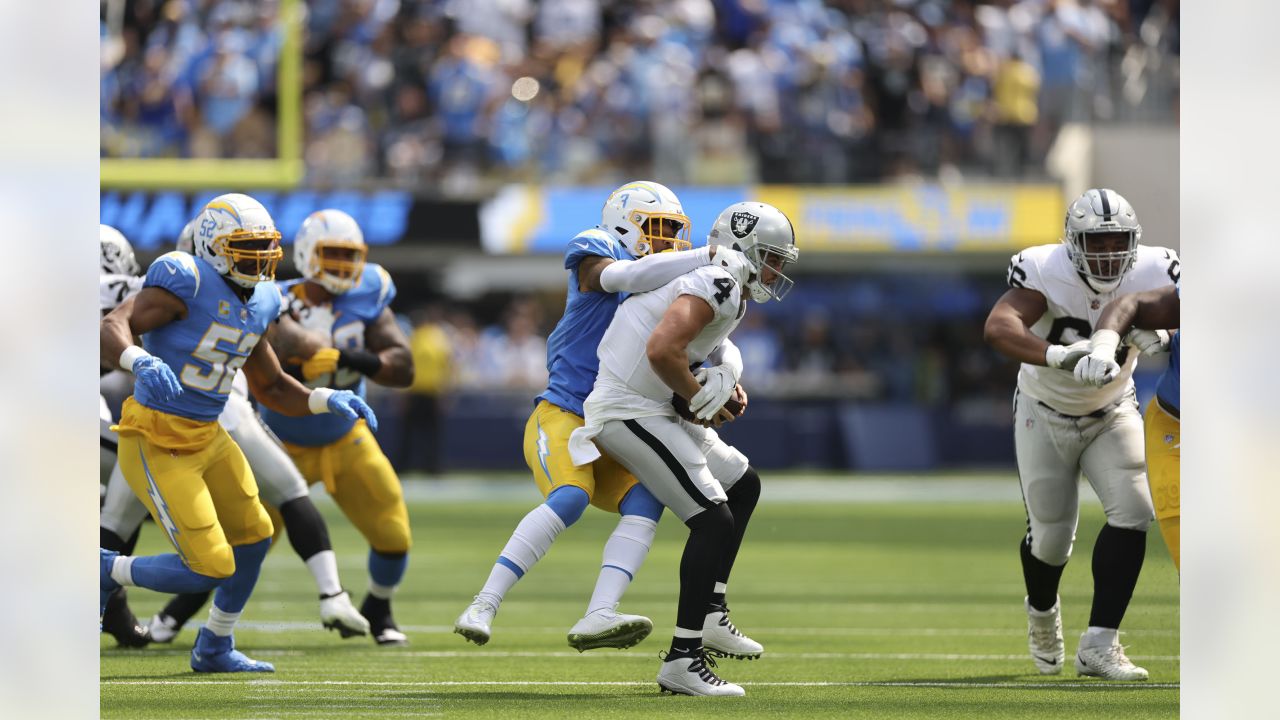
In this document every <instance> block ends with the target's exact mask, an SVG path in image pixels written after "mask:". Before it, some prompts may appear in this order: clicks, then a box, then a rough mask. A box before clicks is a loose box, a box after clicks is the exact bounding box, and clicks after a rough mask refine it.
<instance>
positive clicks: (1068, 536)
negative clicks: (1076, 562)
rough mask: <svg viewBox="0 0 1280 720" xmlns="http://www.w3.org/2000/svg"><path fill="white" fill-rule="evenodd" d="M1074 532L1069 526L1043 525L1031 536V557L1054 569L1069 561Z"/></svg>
mask: <svg viewBox="0 0 1280 720" xmlns="http://www.w3.org/2000/svg"><path fill="white" fill-rule="evenodd" d="M1074 543H1075V532H1074V530H1073V529H1072V528H1071V526H1069V525H1043V526H1040V527H1037V528H1036V531H1035V533H1033V534H1032V535H1031V555H1032V557H1034V558H1035V559H1037V560H1039V561H1041V562H1043V563H1047V564H1049V565H1053V566H1055V567H1057V566H1060V565H1065V564H1066V563H1067V561H1068V560H1070V559H1071V548H1072V545H1073V544H1074Z"/></svg>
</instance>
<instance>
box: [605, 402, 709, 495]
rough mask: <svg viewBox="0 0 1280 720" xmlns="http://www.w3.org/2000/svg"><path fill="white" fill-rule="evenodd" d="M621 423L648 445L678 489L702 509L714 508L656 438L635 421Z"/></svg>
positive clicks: (678, 462) (682, 467)
mask: <svg viewBox="0 0 1280 720" xmlns="http://www.w3.org/2000/svg"><path fill="white" fill-rule="evenodd" d="M622 423H623V424H624V425H626V426H627V429H629V430H630V431H631V433H632V434H633V435H635V436H636V437H638V438H640V441H641V442H643V443H644V444H645V445H648V446H649V449H650V450H653V452H654V453H655V454H656V455H657V456H658V457H659V458H660V459H661V460H662V462H663V463H665V464H666V466H667V469H668V470H670V471H671V474H672V475H674V476H675V478H676V481H677V482H679V483H680V487H682V488H684V491H685V493H686V494H687V495H688V496H689V497H691V498H693V499H694V501H696V502H697V503H698V504H699V505H701V506H702V507H703V508H704V509H706V508H711V507H714V506H715V503H714V502H712V501H711V498H708V497H707V496H706V495H704V494H703V493H702V490H700V489H698V486H697V485H694V484H693V480H691V479H689V473H687V472H685V470H684V466H683V465H681V464H680V461H679V460H677V459H676V457H675V455H672V454H671V451H670V450H668V449H667V446H666V445H663V444H662V442H661V441H660V440H658V438H656V437H654V436H653V435H652V434H651V433H650V432H649V431H648V430H645V429H644V427H643V426H641V425H640V423H638V422H636V421H635V420H623V421H622Z"/></svg>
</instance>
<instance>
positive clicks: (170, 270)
mask: <svg viewBox="0 0 1280 720" xmlns="http://www.w3.org/2000/svg"><path fill="white" fill-rule="evenodd" d="M164 268H165V270H168V271H169V274H170V275H177V274H178V271H177V270H174V269H173V266H171V265H165V266H164Z"/></svg>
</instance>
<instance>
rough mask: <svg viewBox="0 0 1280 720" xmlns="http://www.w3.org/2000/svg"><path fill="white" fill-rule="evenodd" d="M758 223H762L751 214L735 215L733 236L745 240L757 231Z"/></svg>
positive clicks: (740, 213) (741, 213) (739, 213)
mask: <svg viewBox="0 0 1280 720" xmlns="http://www.w3.org/2000/svg"><path fill="white" fill-rule="evenodd" d="M757 222H760V218H759V217H757V216H755V215H752V214H751V213H749V212H736V213H734V214H733V234H734V235H735V236H736V237H739V238H744V237H746V236H748V235H750V234H751V231H752V230H755V229H756V223H757Z"/></svg>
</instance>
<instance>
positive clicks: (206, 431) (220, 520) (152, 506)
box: [118, 398, 274, 578]
mask: <svg viewBox="0 0 1280 720" xmlns="http://www.w3.org/2000/svg"><path fill="white" fill-rule="evenodd" d="M118 427H119V428H120V454H119V462H120V470H121V471H122V472H123V473H124V477H125V480H127V481H128V483H129V487H130V488H131V489H132V490H133V493H134V494H135V495H137V496H138V498H139V499H140V500H142V503H143V504H144V505H146V506H147V511H148V512H150V513H151V517H152V518H153V519H154V520H155V521H156V525H157V526H159V527H160V528H161V529H162V530H163V531H164V533H165V534H166V535H167V536H168V538H169V542H170V543H172V544H173V547H174V549H175V550H177V552H178V555H179V556H180V557H181V558H182V560H183V562H184V563H186V565H187V567H189V568H191V570H192V571H193V572H197V573H200V574H201V575H207V576H209V577H215V578H225V577H230V576H231V575H232V574H233V573H235V571H236V562H235V556H234V555H233V554H232V550H231V548H232V547H234V546H238V545H250V544H252V543H256V542H259V541H261V540H264V539H266V538H269V537H271V534H272V531H273V529H274V528H273V527H272V524H271V518H270V517H268V516H267V511H266V510H265V509H264V508H263V506H262V503H261V502H259V500H258V485H257V483H256V482H255V481H254V479H253V471H252V470H250V469H249V463H248V461H246V460H245V458H244V453H242V452H241V451H240V447H239V446H238V445H236V444H235V442H234V441H233V440H232V439H231V436H230V435H228V434H227V431H226V430H223V429H222V427H221V426H220V425H218V424H217V422H211V423H196V422H195V421H192V420H188V419H186V418H179V417H176V416H173V415H168V414H167V413H161V412H157V411H155V410H151V409H149V408H144V407H142V406H141V405H139V404H138V403H136V402H134V400H133V398H129V399H128V400H127V401H126V402H125V408H124V411H123V413H122V417H121V419H120V425H119V426H118ZM194 438H198V439H194ZM174 446H179V447H174Z"/></svg>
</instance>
